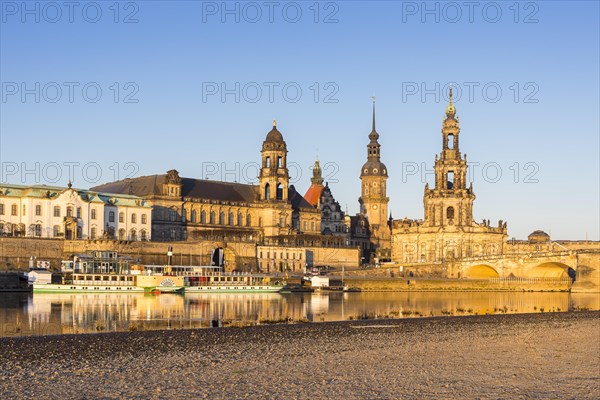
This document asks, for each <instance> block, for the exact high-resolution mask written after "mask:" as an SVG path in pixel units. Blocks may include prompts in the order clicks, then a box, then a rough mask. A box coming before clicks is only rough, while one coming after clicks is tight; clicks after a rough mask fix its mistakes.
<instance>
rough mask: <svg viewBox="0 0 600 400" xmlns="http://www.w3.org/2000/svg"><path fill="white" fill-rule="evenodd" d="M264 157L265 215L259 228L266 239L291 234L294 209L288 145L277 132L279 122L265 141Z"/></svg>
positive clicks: (262, 196) (262, 190)
mask: <svg viewBox="0 0 600 400" xmlns="http://www.w3.org/2000/svg"><path fill="white" fill-rule="evenodd" d="M261 155H262V165H261V169H260V175H259V183H260V187H259V192H260V194H259V196H260V202H261V206H262V208H263V212H262V216H261V217H260V222H259V225H260V226H261V227H262V228H263V230H264V234H265V236H274V235H285V234H289V228H290V227H291V226H292V207H291V205H290V202H289V201H288V198H289V192H290V185H289V182H290V176H289V172H288V168H287V145H286V143H285V141H284V140H283V135H282V134H281V132H279V131H278V130H277V122H276V121H273V129H271V130H270V131H269V133H267V137H266V138H265V141H264V142H263V145H262V150H261Z"/></svg>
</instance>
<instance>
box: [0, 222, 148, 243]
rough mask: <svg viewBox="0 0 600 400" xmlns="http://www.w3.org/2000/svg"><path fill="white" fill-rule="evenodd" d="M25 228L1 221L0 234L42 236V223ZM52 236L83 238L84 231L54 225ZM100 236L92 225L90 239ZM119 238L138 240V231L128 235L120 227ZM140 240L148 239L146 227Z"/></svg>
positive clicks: (110, 228)
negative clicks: (65, 229)
mask: <svg viewBox="0 0 600 400" xmlns="http://www.w3.org/2000/svg"><path fill="white" fill-rule="evenodd" d="M24 230H25V228H24V225H23V224H18V225H17V224H6V226H5V225H4V224H3V223H0V234H2V233H7V234H14V233H17V232H19V233H22V234H27V233H28V234H29V235H30V236H37V237H41V236H42V225H41V224H32V225H30V226H29V231H28V232H24ZM107 233H108V236H109V237H111V238H112V237H114V228H112V227H109V231H108V232H107ZM52 236H53V237H56V238H58V237H66V238H67V239H75V238H77V239H81V238H82V231H81V227H77V232H71V231H70V230H67V232H64V233H63V232H62V231H61V227H60V226H59V225H54V226H53V227H52ZM97 238H98V229H97V228H96V227H92V228H91V229H90V239H97ZM118 239H119V240H132V241H135V240H138V233H137V231H136V230H135V229H131V230H130V231H129V236H127V232H126V231H125V229H122V228H121V229H119V232H118ZM139 240H148V233H147V232H146V230H145V229H142V230H141V231H140V232H139Z"/></svg>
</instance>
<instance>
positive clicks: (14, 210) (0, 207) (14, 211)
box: [0, 204, 148, 224]
mask: <svg viewBox="0 0 600 400" xmlns="http://www.w3.org/2000/svg"><path fill="white" fill-rule="evenodd" d="M26 211H27V210H26V207H25V204H23V212H22V214H21V215H23V216H25V215H26ZM74 211H75V215H76V216H77V218H81V207H77V208H76V209H74V208H73V207H72V206H67V209H66V216H67V217H73V216H75V215H74ZM53 212H54V213H53V215H54V217H60V216H61V207H60V206H54V209H53ZM4 213H5V211H4V204H0V215H4ZM10 215H12V216H17V215H18V207H17V205H16V204H12V205H11V206H10ZM35 215H36V216H41V215H42V206H41V205H36V206H35ZM96 218H97V213H96V209H95V208H92V210H91V212H90V219H96ZM108 221H109V222H115V212H114V211H110V212H109V213H108ZM119 222H125V213H123V212H120V213H119ZM141 222H142V224H147V223H148V216H147V215H146V214H142V215H141ZM131 223H132V224H136V223H137V214H136V213H133V214H131Z"/></svg>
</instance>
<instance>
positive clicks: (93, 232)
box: [90, 227, 96, 240]
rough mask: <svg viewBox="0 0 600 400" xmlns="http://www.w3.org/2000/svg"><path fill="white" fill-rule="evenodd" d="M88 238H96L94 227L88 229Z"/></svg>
mask: <svg viewBox="0 0 600 400" xmlns="http://www.w3.org/2000/svg"><path fill="white" fill-rule="evenodd" d="M90 239H92V240H93V239H96V228H95V227H94V228H92V229H91V231H90Z"/></svg>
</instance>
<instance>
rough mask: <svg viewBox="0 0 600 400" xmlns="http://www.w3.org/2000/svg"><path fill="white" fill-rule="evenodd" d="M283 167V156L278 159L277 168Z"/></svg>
mask: <svg viewBox="0 0 600 400" xmlns="http://www.w3.org/2000/svg"><path fill="white" fill-rule="evenodd" d="M281 167H283V158H282V157H281V156H279V157H277V168H281Z"/></svg>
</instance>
